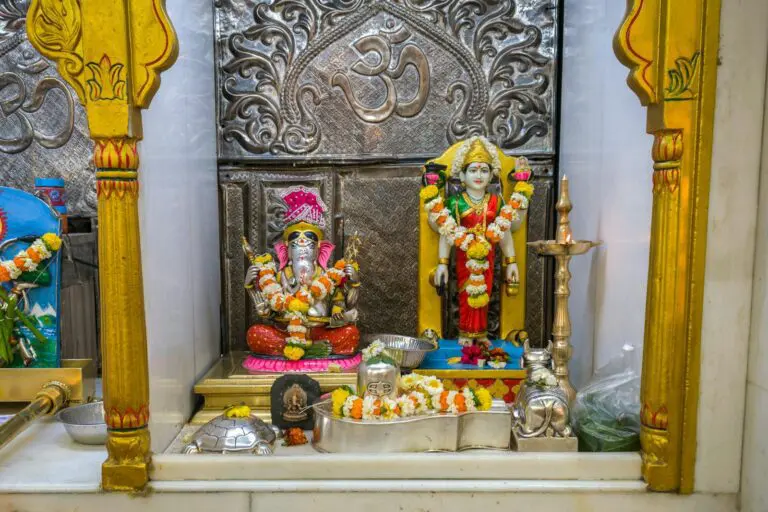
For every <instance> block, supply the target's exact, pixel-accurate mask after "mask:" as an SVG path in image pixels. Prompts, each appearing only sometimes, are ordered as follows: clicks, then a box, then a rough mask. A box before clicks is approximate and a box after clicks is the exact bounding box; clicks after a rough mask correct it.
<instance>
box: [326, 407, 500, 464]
mask: <svg viewBox="0 0 768 512" xmlns="http://www.w3.org/2000/svg"><path fill="white" fill-rule="evenodd" d="M314 409H315V429H314V433H313V439H312V445H313V446H314V447H315V449H316V450H318V451H321V452H329V453H397V452H455V451H461V450H469V449H472V448H485V449H493V450H509V449H510V439H511V433H512V413H511V412H510V411H509V409H508V408H507V405H506V404H505V403H504V401H503V400H494V401H493V404H492V405H491V409H490V410H488V411H475V412H466V413H463V414H434V415H430V416H412V417H409V418H400V419H396V420H389V421H384V420H381V421H378V420H369V421H365V420H352V419H347V418H337V417H334V415H333V412H332V410H331V404H330V402H321V403H319V404H317V405H316V406H315V408H314Z"/></svg>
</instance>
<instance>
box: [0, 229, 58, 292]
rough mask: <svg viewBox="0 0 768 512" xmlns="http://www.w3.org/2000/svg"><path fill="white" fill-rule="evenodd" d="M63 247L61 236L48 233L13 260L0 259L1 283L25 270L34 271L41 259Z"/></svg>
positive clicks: (15, 277)
mask: <svg viewBox="0 0 768 512" xmlns="http://www.w3.org/2000/svg"><path fill="white" fill-rule="evenodd" d="M60 248H61V238H59V237H58V235H56V234H55V233H46V234H44V235H43V236H41V237H40V238H38V239H37V240H35V241H34V242H32V244H31V245H30V246H29V247H27V248H26V249H24V250H23V251H19V253H18V254H17V255H16V256H14V258H13V259H12V260H3V261H0V283H7V282H8V281H11V280H13V279H18V278H19V276H20V275H21V274H22V273H23V272H33V271H35V270H37V266H38V265H39V264H40V262H41V261H44V260H47V259H48V258H50V257H51V256H53V253H54V252H56V251H58V250H59V249H60Z"/></svg>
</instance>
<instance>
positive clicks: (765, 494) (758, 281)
mask: <svg viewBox="0 0 768 512" xmlns="http://www.w3.org/2000/svg"><path fill="white" fill-rule="evenodd" d="M762 7H763V11H762V14H763V19H766V18H768V6H762ZM755 58H756V59H758V58H759V56H756V57H755ZM765 97H768V84H766V89H765ZM765 104H766V105H765V106H766V108H765V115H764V117H763V127H762V128H763V147H762V166H761V170H760V188H759V196H758V202H759V206H758V213H757V233H756V235H757V236H756V238H757V247H756V251H755V264H754V280H753V288H752V322H751V332H750V335H749V367H748V372H747V400H746V411H745V421H744V449H743V454H744V455H743V459H742V466H741V468H742V474H741V507H742V508H741V510H742V511H743V512H761V511H764V510H768V488H766V485H765V483H766V475H768V438H766V426H768V279H767V278H768V102H765Z"/></svg>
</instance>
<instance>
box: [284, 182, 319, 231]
mask: <svg viewBox="0 0 768 512" xmlns="http://www.w3.org/2000/svg"><path fill="white" fill-rule="evenodd" d="M280 198H281V199H282V200H283V202H284V203H285V206H286V211H285V215H284V217H283V220H284V222H285V225H286V228H285V231H284V232H283V237H284V238H285V237H287V236H288V235H289V234H290V233H292V232H294V231H312V232H314V233H316V234H317V235H318V238H323V228H325V213H326V212H327V211H328V207H327V206H325V203H324V202H323V200H322V198H321V197H320V195H319V194H318V193H317V192H315V191H314V190H311V189H308V188H307V187H304V186H303V185H298V186H295V187H290V188H288V189H286V190H285V191H284V192H283V193H282V194H280Z"/></svg>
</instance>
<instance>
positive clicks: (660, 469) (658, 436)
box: [640, 425, 679, 492]
mask: <svg viewBox="0 0 768 512" xmlns="http://www.w3.org/2000/svg"><path fill="white" fill-rule="evenodd" d="M640 449H641V450H642V452H641V454H642V458H643V467H642V471H643V478H644V479H645V481H646V482H653V490H654V491H659V492H670V491H676V490H677V488H678V486H679V482H678V471H679V469H678V468H677V467H673V465H674V462H672V464H670V461H668V460H667V459H668V452H669V432H667V431H666V430H659V429H655V428H650V427H647V426H646V425H641V426H640Z"/></svg>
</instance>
